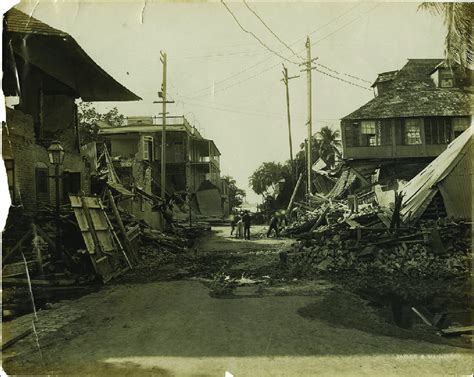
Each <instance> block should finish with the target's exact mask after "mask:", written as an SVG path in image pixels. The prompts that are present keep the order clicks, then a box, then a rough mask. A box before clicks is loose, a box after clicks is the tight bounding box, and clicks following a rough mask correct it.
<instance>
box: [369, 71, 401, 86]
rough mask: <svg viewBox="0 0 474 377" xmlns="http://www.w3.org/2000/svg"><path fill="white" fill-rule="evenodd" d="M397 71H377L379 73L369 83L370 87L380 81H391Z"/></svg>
mask: <svg viewBox="0 0 474 377" xmlns="http://www.w3.org/2000/svg"><path fill="white" fill-rule="evenodd" d="M397 73H398V71H388V72H382V73H379V75H378V76H377V80H375V82H374V83H373V84H372V85H371V86H372V88H373V87H374V86H376V85H377V84H380V83H382V82H387V81H392V80H393V79H394V78H395V76H396V75H397Z"/></svg>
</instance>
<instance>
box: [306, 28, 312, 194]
mask: <svg viewBox="0 0 474 377" xmlns="http://www.w3.org/2000/svg"><path fill="white" fill-rule="evenodd" d="M306 55H307V61H306V69H307V71H306V80H307V86H308V144H307V145H308V150H307V151H306V153H307V156H306V158H307V160H308V161H307V164H308V165H307V169H308V194H311V167H312V163H311V144H312V143H311V139H312V135H313V118H312V116H313V114H312V112H313V106H312V100H313V92H312V87H311V84H312V80H311V43H310V40H309V35H308V38H307V39H306Z"/></svg>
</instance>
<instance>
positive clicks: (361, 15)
mask: <svg viewBox="0 0 474 377" xmlns="http://www.w3.org/2000/svg"><path fill="white" fill-rule="evenodd" d="M380 5H381V4H380V3H379V4H376V5H375V6H374V7H372V8H370V9H369V10H368V11H366V12H364V13H361V14H360V15H359V17H356V18H354V19H352V20H351V21H349V22H347V23H346V24H344V25H342V26H341V27H340V28H338V29H336V30H334V31H333V32H332V33H329V34H327V35H325V36H324V37H323V38H321V39H318V40H317V41H315V42H313V44H312V45H311V46H314V45H315V44H316V43H319V42H321V41H324V40H325V39H327V38H329V37H330V36H331V35H333V34H335V33H337V32H338V31H340V30H342V29H344V28H345V27H347V26H349V25H351V24H353V23H354V22H356V21H357V20H359V19H360V18H362V17H363V16H365V15H366V14H368V13H370V12H372V11H373V10H374V9H375V8H377V7H378V6H380Z"/></svg>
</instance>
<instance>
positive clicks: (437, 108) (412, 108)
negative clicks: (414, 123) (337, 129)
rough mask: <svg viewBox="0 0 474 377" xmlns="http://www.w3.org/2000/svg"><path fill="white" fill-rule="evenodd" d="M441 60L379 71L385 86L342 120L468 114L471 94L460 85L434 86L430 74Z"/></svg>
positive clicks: (471, 105)
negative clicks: (387, 84) (449, 86)
mask: <svg viewBox="0 0 474 377" xmlns="http://www.w3.org/2000/svg"><path fill="white" fill-rule="evenodd" d="M442 61H443V60H442V59H409V60H408V62H407V63H406V64H405V66H404V67H403V68H402V69H401V70H399V71H398V72H397V71H391V72H386V74H382V75H383V77H382V78H383V79H384V80H383V81H390V83H389V87H388V89H387V90H386V91H384V92H383V93H382V94H380V95H379V96H377V97H375V98H374V99H372V100H370V101H369V102H367V103H366V104H365V105H363V106H362V107H360V108H359V109H357V110H356V111H354V112H352V113H351V114H349V115H347V116H345V117H344V118H342V119H347V120H359V119H383V118H402V117H417V116H468V115H471V114H472V113H473V104H474V101H473V99H474V98H473V96H472V94H471V93H469V92H468V91H466V90H464V89H461V88H438V87H436V86H435V84H434V82H433V80H432V78H431V76H430V74H431V73H432V72H433V70H434V69H435V67H437V66H438V65H439V64H440V63H441V62H442ZM385 76H386V77H385ZM376 83H377V81H376Z"/></svg>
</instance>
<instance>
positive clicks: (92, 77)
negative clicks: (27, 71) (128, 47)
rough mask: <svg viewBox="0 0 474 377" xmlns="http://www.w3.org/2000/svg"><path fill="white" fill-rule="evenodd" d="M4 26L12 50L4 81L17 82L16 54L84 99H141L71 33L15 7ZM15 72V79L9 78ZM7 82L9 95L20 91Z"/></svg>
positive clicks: (7, 14) (6, 38) (5, 58)
mask: <svg viewBox="0 0 474 377" xmlns="http://www.w3.org/2000/svg"><path fill="white" fill-rule="evenodd" d="M4 25H5V29H4V38H5V39H4V40H6V43H5V45H6V46H9V47H10V51H11V54H9V53H7V54H4V60H5V62H4V75H5V76H6V77H5V83H8V82H10V83H16V82H17V80H16V71H17V69H20V68H18V67H16V61H15V60H16V58H15V56H17V57H18V56H19V57H21V58H22V59H23V60H24V61H26V62H27V63H29V64H32V65H34V66H36V67H38V68H39V69H40V70H42V71H43V72H44V73H46V74H47V75H49V76H51V77H54V78H55V79H56V80H58V81H60V82H61V83H63V84H64V85H66V86H67V87H69V88H70V89H72V90H73V91H74V92H75V93H77V95H78V96H79V97H81V98H82V99H83V100H84V101H137V100H140V99H141V98H140V97H139V96H137V95H136V94H135V93H133V92H131V91H130V90H129V89H127V88H126V87H124V86H123V85H122V84H120V83H119V82H118V81H116V80H115V79H114V78H113V77H112V76H110V75H109V74H108V73H107V72H106V71H105V70H104V69H102V68H101V67H100V66H99V65H98V64H97V63H96V62H95V61H94V60H93V59H92V58H91V57H90V56H89V55H88V54H87V53H86V52H85V51H84V50H83V49H82V48H81V46H79V44H78V43H77V42H76V41H75V39H74V38H73V37H71V36H70V35H69V34H68V33H66V32H64V31H61V30H58V29H55V28H53V27H51V26H49V25H47V24H45V23H44V22H41V21H40V20H38V19H36V18H34V17H30V16H28V15H27V14H25V13H23V12H21V11H19V10H18V9H15V8H12V9H10V10H9V11H8V12H7V13H6V14H5V16H4ZM6 51H8V50H6ZM52 57H54V58H52ZM5 67H6V69H5ZM12 75H13V76H15V77H13V79H12V78H11V77H8V76H12ZM5 83H4V84H3V88H4V91H5V92H6V93H8V95H18V94H19V93H18V92H19V89H18V88H16V87H15V86H14V85H11V86H12V87H8V85H7V84H5ZM5 85H6V86H7V87H6V86H5Z"/></svg>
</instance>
